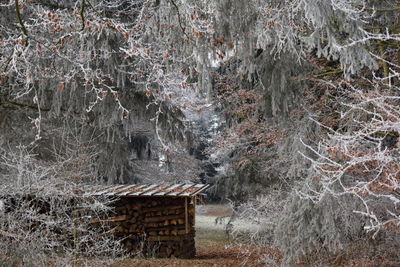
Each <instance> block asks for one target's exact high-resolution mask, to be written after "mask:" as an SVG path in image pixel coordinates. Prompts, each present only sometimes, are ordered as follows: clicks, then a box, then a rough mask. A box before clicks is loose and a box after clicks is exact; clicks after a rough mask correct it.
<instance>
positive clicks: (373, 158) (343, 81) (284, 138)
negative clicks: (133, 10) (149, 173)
mask: <svg viewBox="0 0 400 267" xmlns="http://www.w3.org/2000/svg"><path fill="white" fill-rule="evenodd" d="M219 8H220V9H219V11H220V13H219V16H217V21H219V22H220V23H219V26H220V27H216V34H221V33H223V34H221V35H223V36H224V38H226V39H220V40H219V43H216V44H215V45H216V46H217V47H222V48H221V49H225V50H224V51H225V52H227V51H229V47H232V49H233V50H234V53H233V56H232V55H231V54H229V53H228V52H227V53H226V55H227V58H228V59H229V60H230V61H224V62H223V64H221V68H220V70H219V71H220V73H223V74H225V73H229V71H231V73H233V72H236V73H239V77H237V80H235V81H236V84H235V83H232V82H226V81H229V79H226V80H224V81H225V83H221V82H220V80H219V79H216V85H222V86H221V87H222V88H223V90H222V92H224V91H226V92H229V89H226V88H232V85H233V88H234V89H233V91H234V93H232V94H231V95H232V96H233V99H232V98H229V97H226V96H225V95H224V94H223V93H222V95H223V97H221V100H220V99H219V101H220V103H222V105H223V106H224V107H226V108H225V110H224V111H226V112H225V115H226V116H225V118H226V123H227V130H226V133H225V134H226V135H224V137H225V138H226V139H227V140H223V141H222V142H220V143H219V144H220V145H221V146H220V147H218V149H217V153H216V157H215V158H217V159H220V160H221V159H222V160H221V161H222V162H223V166H222V167H220V169H221V171H222V172H221V174H222V175H223V179H221V181H223V183H224V185H225V186H226V190H222V192H223V193H227V194H229V193H230V194H232V195H236V196H237V195H239V198H238V199H245V198H246V196H247V195H248V194H253V193H255V194H256V193H258V192H260V191H261V190H263V189H264V188H263V187H273V188H275V187H279V188H280V189H283V190H288V191H292V190H293V192H292V195H293V196H292V197H291V198H289V199H288V201H287V204H286V208H285V212H284V213H283V214H282V216H281V217H280V221H281V223H280V224H279V226H277V228H276V231H275V235H274V238H275V240H276V244H278V245H279V246H280V247H281V249H282V250H283V251H284V252H286V260H287V264H289V263H290V262H291V261H292V260H296V259H299V258H301V257H302V256H305V255H310V254H312V253H313V252H315V251H320V252H322V251H327V252H329V253H332V252H335V251H336V252H337V251H338V250H340V249H343V248H346V247H348V245H351V243H352V242H355V240H357V239H358V238H360V239H364V240H366V239H368V238H370V237H371V236H370V235H369V233H367V232H366V231H365V230H378V229H379V230H380V231H382V232H384V233H385V234H383V236H385V237H384V238H382V236H381V237H380V238H377V240H378V241H377V243H375V246H376V245H377V244H378V243H379V242H383V243H385V242H386V241H387V240H390V239H391V238H389V236H390V234H387V233H388V232H390V231H393V236H397V234H396V233H398V229H399V224H398V215H399V212H398V208H399V206H398V203H399V202H398V178H397V176H398V175H397V167H396V166H397V164H396V163H395V162H397V150H396V147H395V146H396V143H397V139H398V130H397V128H396V127H397V126H396V125H397V124H396V123H397V119H396V116H397V113H398V112H397V108H396V106H397V102H396V101H397V97H398V90H397V84H398V69H399V64H398V53H399V50H398V44H397V43H398V25H399V23H398V22H399V15H398V12H397V11H398V2H397V1H363V0H354V1H333V0H332V1H311V0H297V1H284V0H282V1H235V2H234V3H232V2H231V1H221V2H220V5H219ZM250 14H251V15H250ZM235 18H240V19H237V20H235ZM227 36H228V37H227ZM232 40H233V45H230V42H231V41H232ZM222 44H223V45H225V47H223V46H222ZM215 50H216V52H218V53H220V49H215ZM280 60H282V61H280ZM275 62H279V63H278V64H281V65H279V66H278V67H276V65H277V64H274V63H275ZM305 62H307V64H305ZM285 63H286V64H285ZM296 64H298V66H296ZM227 65H228V67H226V66H227ZM310 65H311V66H313V67H312V68H310V67H309V66H310ZM232 66H234V67H232ZM274 67H276V68H274ZM292 67H293V69H291V68H292ZM229 68H231V69H229ZM227 69H228V71H227ZM298 69H300V70H298ZM232 70H233V71H232ZM317 71H318V72H319V73H316V72H317ZM338 75H339V76H338ZM327 85H328V87H331V88H335V89H332V90H326V87H327ZM224 86H225V88H224ZM235 86H236V87H235ZM217 88H218V87H217ZM338 88H341V90H339V89H338ZM354 88H356V90H354ZM257 89H261V90H257ZM236 92H237V93H236ZM239 92H241V93H239ZM235 93H236V94H235ZM250 94H252V95H253V96H254V95H256V96H257V95H258V96H261V97H249V95H250ZM217 95H218V94H217ZM263 97H264V99H265V102H264V103H262V102H261V101H260V99H263ZM250 106H252V108H248V107H250ZM341 111H343V113H341ZM283 114H286V115H287V116H288V117H289V118H285V117H284V116H282V115H283ZM260 115H261V116H260ZM309 117H311V118H312V119H311V120H309ZM307 120H308V122H307V123H306V125H307V126H311V127H313V128H314V129H315V130H316V134H314V133H312V131H311V130H310V131H308V130H304V129H302V128H301V127H300V125H301V124H300V123H299V122H301V121H303V122H305V121H307ZM291 122H295V123H293V124H291ZM293 128H294V130H293V131H291V130H292V129H293ZM271 132H275V133H276V132H282V133H284V134H283V135H281V138H280V139H279V138H277V137H278V136H279V135H276V134H275V135H270V133H271ZM263 138H265V139H263ZM321 139H322V141H321ZM273 140H274V141H275V142H272V141H273ZM277 140H278V142H276V141H277ZM302 143H303V144H302ZM388 143H393V144H391V146H392V147H390V146H389V145H388ZM305 144H306V145H305ZM260 145H264V147H262V146H260ZM218 152H219V153H218ZM299 152H300V153H299ZM301 154H302V155H303V156H304V157H303V160H300V159H299V157H301ZM310 166H311V170H307V168H309V167H310ZM235 167H236V168H235ZM268 167H269V168H268ZM266 170H271V171H272V172H267V171H266ZM263 171H265V172H263ZM277 174H278V175H277ZM275 177H279V179H277V181H278V182H277V183H274V182H272V183H271V181H273V180H274V178H275ZM257 183H258V184H259V185H260V186H259V187H257V186H255V185H254V184H257ZM297 183H298V184H299V185H297V186H295V184H297ZM248 184H250V186H248ZM238 192H240V193H241V194H242V195H240V194H238ZM354 211H355V212H354ZM287 233H290V234H289V235H288V234H287ZM385 240H386V241H385ZM387 244H389V245H388V246H391V247H395V246H396V243H395V242H392V243H391V244H390V242H389V243H387Z"/></svg>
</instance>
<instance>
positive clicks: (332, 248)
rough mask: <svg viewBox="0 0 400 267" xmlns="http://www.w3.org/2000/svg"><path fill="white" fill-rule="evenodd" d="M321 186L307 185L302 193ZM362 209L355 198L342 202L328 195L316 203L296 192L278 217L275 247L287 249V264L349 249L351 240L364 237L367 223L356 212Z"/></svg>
mask: <svg viewBox="0 0 400 267" xmlns="http://www.w3.org/2000/svg"><path fill="white" fill-rule="evenodd" d="M318 186H319V185H317V184H316V185H314V187H312V188H308V187H307V186H304V188H301V189H300V190H302V191H308V190H309V191H312V190H316V188H315V187H318ZM359 206H360V205H359V203H357V202H356V201H355V198H353V197H351V196H347V197H346V198H343V199H340V200H338V199H336V198H335V197H334V196H331V195H329V194H326V195H325V196H324V197H323V198H322V199H321V201H319V202H317V203H314V202H313V201H311V200H304V199H302V198H300V197H299V196H298V195H297V194H295V193H293V194H292V196H291V197H290V198H289V199H288V200H287V204H286V205H285V208H284V210H283V212H281V213H280V214H279V215H278V218H276V219H277V223H276V227H275V232H274V241H275V244H276V245H278V246H279V247H280V248H281V249H282V250H283V253H284V255H285V261H286V263H287V264H289V263H291V262H294V261H297V260H299V258H301V257H303V256H304V255H312V256H315V257H318V256H321V255H324V253H326V254H325V255H324V256H326V255H329V254H328V253H327V252H337V251H339V250H342V249H347V248H348V247H347V246H348V245H349V243H350V241H353V242H355V241H358V240H359V239H361V238H362V237H364V235H363V226H364V223H363V221H362V220H361V218H359V217H357V216H356V215H355V214H354V213H353V210H354V209H357V208H359Z"/></svg>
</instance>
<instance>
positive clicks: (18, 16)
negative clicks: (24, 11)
mask: <svg viewBox="0 0 400 267" xmlns="http://www.w3.org/2000/svg"><path fill="white" fill-rule="evenodd" d="M15 13H16V14H17V18H18V21H19V24H20V26H21V30H22V32H23V33H24V35H25V37H26V45H28V38H29V34H28V30H27V29H26V27H25V24H24V20H23V19H22V15H21V10H20V8H19V1H18V0H15Z"/></svg>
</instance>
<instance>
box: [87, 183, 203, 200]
mask: <svg viewBox="0 0 400 267" xmlns="http://www.w3.org/2000/svg"><path fill="white" fill-rule="evenodd" d="M209 186H210V185H208V184H132V185H112V186H106V187H102V188H97V189H96V190H94V191H92V192H90V193H89V195H92V196H117V197H149V196H152V197H153V196H156V197H158V196H159V197H170V196H173V197H192V196H196V195H197V194H199V193H201V192H203V191H204V190H206V189H207V188H208V187H209Z"/></svg>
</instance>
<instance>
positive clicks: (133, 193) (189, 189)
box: [86, 184, 209, 258]
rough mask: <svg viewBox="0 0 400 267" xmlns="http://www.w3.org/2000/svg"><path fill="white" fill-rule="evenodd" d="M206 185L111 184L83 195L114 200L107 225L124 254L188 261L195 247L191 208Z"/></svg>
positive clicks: (97, 221) (192, 255)
mask: <svg viewBox="0 0 400 267" xmlns="http://www.w3.org/2000/svg"><path fill="white" fill-rule="evenodd" d="M208 187H209V185H206V184H134V185H113V186H109V187H103V188H97V189H96V190H95V191H92V192H87V193H86V194H88V195H90V196H110V197H115V198H116V199H117V200H116V201H115V202H114V205H113V207H114V210H113V212H112V214H110V216H109V217H107V218H103V219H101V220H95V221H93V224H97V223H108V224H109V225H110V227H112V229H113V233H114V234H115V236H116V237H118V238H122V239H123V245H124V247H125V248H126V250H127V252H130V253H135V251H142V253H143V254H144V255H145V256H150V257H160V258H165V257H176V258H192V257H194V256H195V254H196V248H195V227H194V226H195V205H196V202H197V201H199V200H201V198H202V194H200V193H202V192H203V191H204V190H205V189H207V188H208Z"/></svg>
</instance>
